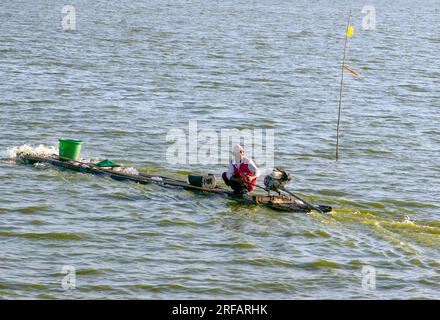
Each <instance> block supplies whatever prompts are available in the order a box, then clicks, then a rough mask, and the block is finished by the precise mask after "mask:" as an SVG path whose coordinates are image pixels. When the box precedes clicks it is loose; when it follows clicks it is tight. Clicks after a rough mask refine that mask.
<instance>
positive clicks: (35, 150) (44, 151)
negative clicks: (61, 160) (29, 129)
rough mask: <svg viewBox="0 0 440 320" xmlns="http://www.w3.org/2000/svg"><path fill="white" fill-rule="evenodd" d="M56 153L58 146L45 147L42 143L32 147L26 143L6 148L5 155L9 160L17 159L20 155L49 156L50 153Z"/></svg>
mask: <svg viewBox="0 0 440 320" xmlns="http://www.w3.org/2000/svg"><path fill="white" fill-rule="evenodd" d="M54 154H56V155H58V148H57V147H54V146H48V147H46V146H45V145H43V144H40V145H38V146H37V147H32V146H30V145H27V144H23V145H21V146H18V147H12V148H8V149H7V150H6V156H7V157H8V158H9V159H11V160H19V158H20V156H21V155H30V156H36V157H49V156H51V155H54Z"/></svg>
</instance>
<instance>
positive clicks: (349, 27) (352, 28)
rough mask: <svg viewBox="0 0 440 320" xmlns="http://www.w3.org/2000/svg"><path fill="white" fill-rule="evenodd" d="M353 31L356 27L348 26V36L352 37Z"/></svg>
mask: <svg viewBox="0 0 440 320" xmlns="http://www.w3.org/2000/svg"><path fill="white" fill-rule="evenodd" d="M353 33H354V27H353V26H348V28H347V38H351V36H352V35H353Z"/></svg>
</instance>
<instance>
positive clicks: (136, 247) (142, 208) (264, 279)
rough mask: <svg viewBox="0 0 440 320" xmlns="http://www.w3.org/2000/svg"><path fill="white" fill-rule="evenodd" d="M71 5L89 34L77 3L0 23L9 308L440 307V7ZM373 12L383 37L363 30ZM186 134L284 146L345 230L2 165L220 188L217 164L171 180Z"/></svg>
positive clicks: (13, 12) (196, 197) (46, 5)
mask: <svg viewBox="0 0 440 320" xmlns="http://www.w3.org/2000/svg"><path fill="white" fill-rule="evenodd" d="M72 4H73V5H74V6H75V9H76V30H74V31H63V28H62V24H61V21H62V19H63V16H65V14H63V13H62V9H63V6H64V5H65V3H64V2H62V1H32V2H29V1H13V2H10V1H6V2H5V1H3V2H2V3H1V4H0V22H1V28H0V79H1V81H0V93H1V96H0V110H1V117H0V129H1V134H0V150H1V151H2V152H3V153H4V154H3V158H4V159H3V160H2V161H1V162H0V179H1V183H0V261H1V262H0V298H2V299H21V298H36V299H51V298H62V299H71V298H76V299H92V298H93V299H94V298H97V299H107V298H115V299H119V298H129V299H133V298H142V299H166V298H168V299H191V298H203V299H206V298H225V299H233V298H234V299H235V298H251V299H258V298H268V299H294V298H310V299H316V298H324V299H334V298H344V299H363V298H366V299H370V298H379V299H389V298H395V299H400V298H403V299H414V298H431V299H432V298H436V299H438V298H440V294H439V292H440V290H439V289H440V285H439V283H440V251H439V244H440V220H439V213H440V200H439V199H440V184H439V182H440V179H439V177H440V165H439V154H440V130H439V123H440V111H439V108H440V80H439V79H440V63H439V62H438V56H439V52H440V35H439V30H440V20H439V19H438V17H439V14H440V2H439V1H434V0H428V1H425V2H424V3H423V6H421V5H419V3H417V2H414V1H395V2H392V3H391V2H389V1H371V2H368V3H365V2H364V1H330V2H329V1H287V0H285V1H283V0H279V1H275V0H269V1H242V0H239V1H164V0H157V1H136V2H133V1H117V2H111V3H110V2H107V1H92V2H91V1H83V0H79V1H74V3H72ZM366 4H368V5H372V6H374V8H375V10H376V28H375V30H371V29H370V30H364V28H363V26H362V19H363V17H364V14H363V13H362V8H363V6H364V5H366ZM350 9H351V10H352V14H353V25H354V27H355V30H356V31H355V34H354V36H353V37H352V38H351V39H350V40H349V44H348V51H347V65H349V66H350V67H352V68H354V69H355V70H357V71H359V73H360V74H361V75H362V76H363V78H362V79H357V78H355V77H353V76H351V75H350V74H348V73H346V74H345V77H346V78H345V90H344V102H343V111H342V123H341V138H340V142H341V149H340V154H341V158H340V160H339V161H338V162H336V161H335V160H334V149H335V140H336V135H335V134H336V120H337V112H338V98H339V81H340V63H341V56H342V47H343V41H344V30H345V27H346V23H347V16H348V12H349V10H350ZM190 120H197V123H198V126H199V128H201V129H214V130H217V131H218V130H221V129H225V128H226V129H233V128H236V129H265V130H266V129H273V130H274V134H275V164H276V165H281V166H283V167H284V168H285V169H287V170H288V171H290V172H292V173H293V176H294V180H293V181H292V183H291V184H290V185H289V188H290V190H292V191H295V192H296V193H298V194H299V195H301V196H304V197H306V199H307V200H309V201H310V202H313V203H317V204H326V205H331V206H333V208H334V210H333V211H332V212H331V214H325V215H324V214H319V213H311V214H298V213H287V212H276V211H272V210H270V209H266V208H262V207H259V206H251V207H248V206H244V205H240V204H237V203H234V202H233V201H231V200H227V199H224V198H222V197H218V196H215V195H211V196H207V195H200V194H194V193H191V192H189V191H181V190H168V189H163V188H161V187H159V186H140V185H137V184H134V183H123V182H118V181H114V180H111V179H107V178H102V177H96V176H92V175H85V174H79V173H74V172H69V171H61V170H58V169H57V168H54V167H47V166H43V167H41V166H37V167H33V166H30V165H28V166H26V165H20V164H17V163H15V161H12V160H8V159H6V158H7V155H6V152H7V149H8V148H11V147H16V146H20V145H23V144H29V145H33V146H36V145H38V144H45V145H46V146H57V143H58V139H59V138H61V137H69V138H77V139H81V140H82V141H83V142H84V145H83V150H82V155H83V156H89V157H99V158H110V159H112V160H113V161H117V162H121V163H124V164H126V165H129V166H134V167H136V168H138V169H139V170H143V171H145V172H150V173H154V174H163V175H170V176H172V177H175V178H181V179H185V174H186V173H189V172H194V173H204V172H213V173H216V174H217V177H218V178H219V174H220V173H221V172H222V170H224V165H221V164H217V165H195V164H178V165H174V164H171V163H169V162H167V161H166V159H165V156H164V155H165V153H166V151H167V148H168V146H169V145H168V144H167V143H166V135H167V133H168V132H169V131H170V130H171V129H175V128H181V129H183V130H186V129H187V127H188V123H189V121H190ZM256 161H257V162H258V159H256ZM66 266H67V267H66ZM70 267H73V268H75V270H76V288H75V289H74V290H65V289H64V288H63V286H62V284H63V281H62V280H63V278H64V276H65V274H64V272H63V270H64V271H65V270H67V269H63V268H70ZM363 271H364V272H363ZM368 275H375V289H374V288H373V286H372V285H371V284H372V282H371V281H369V282H368V281H366V279H367V280H368V279H370V280H371V279H372V278H365V277H367V276H368ZM363 283H364V285H363ZM365 284H370V286H365Z"/></svg>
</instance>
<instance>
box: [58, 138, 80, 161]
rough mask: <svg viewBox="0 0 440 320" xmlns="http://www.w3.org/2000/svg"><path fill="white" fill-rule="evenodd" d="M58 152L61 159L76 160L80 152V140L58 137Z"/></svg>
mask: <svg viewBox="0 0 440 320" xmlns="http://www.w3.org/2000/svg"><path fill="white" fill-rule="evenodd" d="M58 141H59V154H60V159H62V160H78V159H79V154H80V153H81V144H82V141H81V140H74V139H59V140H58Z"/></svg>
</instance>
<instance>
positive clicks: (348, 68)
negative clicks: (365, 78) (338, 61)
mask: <svg viewBox="0 0 440 320" xmlns="http://www.w3.org/2000/svg"><path fill="white" fill-rule="evenodd" d="M342 68H344V69H345V70H347V71H348V72H350V73H351V74H353V75H355V76H356V77H359V78H362V76H361V75H360V74H359V73H358V72H357V71H355V70H353V69H352V68H350V67H347V66H346V65H343V66H342Z"/></svg>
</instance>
